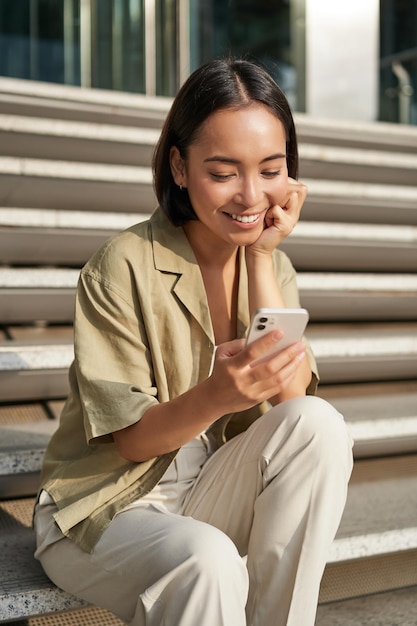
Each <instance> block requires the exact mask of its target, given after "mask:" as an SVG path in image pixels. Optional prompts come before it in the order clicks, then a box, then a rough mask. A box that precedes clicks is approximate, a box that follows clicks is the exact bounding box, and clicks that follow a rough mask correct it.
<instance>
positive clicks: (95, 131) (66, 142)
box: [0, 114, 160, 166]
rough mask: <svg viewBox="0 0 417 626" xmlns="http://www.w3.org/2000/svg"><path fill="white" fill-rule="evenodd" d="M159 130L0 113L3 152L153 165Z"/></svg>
mask: <svg viewBox="0 0 417 626" xmlns="http://www.w3.org/2000/svg"><path fill="white" fill-rule="evenodd" d="M159 135H160V131H159V130H158V129H154V128H138V127H127V126H116V125H114V124H112V125H111V124H98V123H94V122H75V121H68V120H56V119H44V118H37V117H27V116H23V115H4V114H0V147H1V148H0V149H1V154H2V155H5V156H6V155H7V156H14V157H24V158H37V159H49V160H65V161H87V162H94V163H110V164H114V165H115V164H118V165H122V164H124V165H143V166H150V165H151V161H152V154H153V151H154V148H155V144H156V142H157V141H158V138H159Z"/></svg>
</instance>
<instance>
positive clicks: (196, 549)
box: [188, 522, 247, 580]
mask: <svg viewBox="0 0 417 626" xmlns="http://www.w3.org/2000/svg"><path fill="white" fill-rule="evenodd" d="M197 526H198V529H196V531H195V532H194V534H193V537H190V538H189V539H190V541H189V545H188V551H189V555H190V556H191V557H192V558H193V561H194V563H195V567H196V568H197V569H198V570H199V571H200V572H201V573H205V574H207V575H211V576H213V577H215V578H216V577H218V576H219V575H220V576H221V577H222V578H225V580H227V579H236V578H239V579H243V580H244V579H245V578H246V576H247V570H246V566H245V564H244V562H243V560H242V558H241V556H240V554H239V552H238V550H237V548H236V546H235V544H234V543H233V541H232V540H231V539H230V538H229V537H228V536H227V535H226V534H225V533H224V532H222V531H221V530H219V529H218V528H216V527H215V526H212V525H211V524H207V523H205V522H197Z"/></svg>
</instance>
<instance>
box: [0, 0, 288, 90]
mask: <svg viewBox="0 0 417 626" xmlns="http://www.w3.org/2000/svg"><path fill="white" fill-rule="evenodd" d="M185 12H186V14H185ZM289 13H290V0H275V2H271V1H270V0H257V2H256V3H255V2H253V0H226V1H225V0H187V1H186V2H181V0H151V1H149V0H0V74H1V75H3V76H13V77H17V78H25V79H32V80H41V81H50V82H57V83H66V84H71V85H85V86H91V87H98V88H104V89H118V90H123V91H131V92H140V93H149V92H150V91H151V92H153V93H156V94H158V95H168V96H169V95H173V94H175V92H176V91H177V89H178V86H179V84H180V83H181V78H182V77H181V74H180V69H181V68H180V67H179V66H180V64H181V63H183V64H184V57H185V56H187V55H188V60H187V61H186V65H187V68H186V69H187V72H188V71H189V70H192V69H194V68H195V67H197V66H199V65H201V63H203V62H205V61H207V60H208V59H210V58H213V57H217V56H223V55H226V54H229V53H231V54H234V55H242V54H244V55H247V56H249V57H250V58H253V59H256V60H258V61H261V62H263V63H264V64H265V65H266V66H267V67H268V69H269V70H270V71H271V72H272V74H273V75H274V76H275V77H276V78H277V80H278V81H279V82H280V84H281V85H282V86H283V88H284V89H286V90H288V91H289V92H291V90H293V85H294V81H295V73H294V67H293V64H292V62H291V42H290V35H289V33H290V28H289ZM181 23H182V24H184V23H186V24H187V25H188V28H189V47H188V50H187V51H186V54H185V55H184V51H183V54H182V56H181V45H182V41H181V37H180V26H181ZM147 55H148V58H147ZM183 70H184V68H183ZM151 74H154V76H153V77H152V76H151ZM152 78H153V80H152Z"/></svg>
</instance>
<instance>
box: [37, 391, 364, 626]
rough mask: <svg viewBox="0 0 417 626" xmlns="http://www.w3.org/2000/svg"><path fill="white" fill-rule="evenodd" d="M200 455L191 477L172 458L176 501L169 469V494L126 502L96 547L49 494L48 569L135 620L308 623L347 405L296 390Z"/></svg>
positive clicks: (137, 624)
mask: <svg viewBox="0 0 417 626" xmlns="http://www.w3.org/2000/svg"><path fill="white" fill-rule="evenodd" d="M200 452H201V454H204V455H206V452H205V450H204V451H203V448H201V450H200ZM195 454H196V451H195V450H194V452H193V454H192V456H193V455H194V457H195ZM193 463H194V465H196V458H194V460H193V461H192V464H193ZM200 465H201V455H200V459H199V461H198V462H197V470H196V471H197V477H196V478H193V479H190V474H189V469H188V470H184V473H185V474H186V476H185V478H184V476H181V475H178V471H179V473H180V474H181V468H179V470H177V478H176V480H177V482H178V483H179V484H181V481H183V483H182V484H186V489H185V492H184V490H183V489H181V488H180V489H179V493H180V494H181V496H180V502H179V503H178V512H176V511H175V506H173V505H172V497H171V496H172V489H171V490H170V485H169V480H168V481H165V484H166V485H167V493H168V494H171V496H170V495H168V496H167V506H159V505H158V499H156V500H155V502H154V503H152V494H151V496H150V499H148V501H147V502H143V503H142V504H140V505H138V506H133V507H129V508H128V509H127V510H125V511H124V512H122V513H119V514H118V515H117V516H116V517H115V518H114V520H113V521H112V523H111V524H110V526H109V527H108V528H107V529H106V530H105V531H104V533H103V535H102V536H101V538H100V540H99V541H98V543H97V545H96V547H95V549H94V551H93V553H92V554H87V553H85V552H83V551H82V550H81V549H80V548H78V547H77V546H76V545H75V544H74V543H73V542H72V541H70V540H69V539H67V538H65V537H63V535H61V533H60V531H59V530H58V529H57V527H56V525H54V522H53V518H52V514H53V512H54V510H55V506H54V504H53V503H51V504H46V505H45V504H44V505H43V506H38V508H37V511H36V515H35V527H36V529H37V535H38V550H37V557H38V558H39V560H40V561H41V563H42V565H43V567H44V569H45V571H46V573H47V574H48V576H49V577H50V578H51V579H52V580H53V581H54V582H55V583H56V584H57V585H58V586H59V587H62V588H63V589H65V590H67V591H69V592H71V593H73V594H75V595H77V596H79V597H81V598H84V599H85V600H87V601H88V602H90V603H92V604H95V605H97V606H101V607H103V608H106V609H108V610H110V611H112V612H113V613H115V614H116V615H117V616H118V617H119V618H120V619H122V620H123V621H124V622H125V623H126V624H129V625H130V626H244V625H250V626H313V624H314V621H315V615H316V609H317V600H318V593H319V586H320V580H321V577H322V574H323V570H324V567H325V564H326V558H327V555H328V550H329V547H330V544H331V542H332V541H333V538H334V536H335V534H336V530H337V528H338V525H339V523H340V518H341V515H342V512H343V509H344V506H345V502H346V493H347V484H348V480H349V476H350V473H351V470H352V442H351V440H350V437H349V435H348V432H347V429H346V425H345V423H344V421H343V418H342V416H341V415H340V414H339V413H337V411H336V410H335V409H334V408H333V407H332V406H331V405H330V404H328V403H327V402H325V401H324V400H322V399H320V398H317V397H313V396H307V397H303V398H296V399H294V400H289V401H287V402H284V403H282V404H281V405H279V406H277V407H274V408H273V409H271V410H270V411H269V412H268V413H266V414H265V415H264V416H263V417H261V418H260V419H259V420H257V421H256V422H255V423H254V424H253V425H252V426H251V427H250V428H249V429H248V430H247V431H246V432H244V433H242V434H241V435H239V436H237V437H235V438H234V439H232V440H231V441H229V442H228V443H227V444H225V445H224V446H223V447H221V448H220V449H219V450H217V451H216V452H215V453H214V454H212V455H211V456H210V457H209V458H208V459H207V460H206V461H205V462H204V464H203V465H202V468H201V469H200ZM187 472H188V474H187ZM194 473H195V472H194ZM191 474H192V471H191ZM174 480H175V479H174ZM171 487H172V485H171ZM161 488H162V489H163V486H162V487H159V488H158V489H159V493H158V494H157V496H158V497H159V501H161V500H160V498H161V493H160V490H161ZM162 496H163V494H162ZM242 557H247V558H246V559H243V558H242Z"/></svg>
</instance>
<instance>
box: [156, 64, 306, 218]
mask: <svg viewBox="0 0 417 626" xmlns="http://www.w3.org/2000/svg"><path fill="white" fill-rule="evenodd" d="M254 101H256V102H260V103H261V104H264V105H265V106H267V107H268V108H269V109H270V110H271V111H272V113H273V114H274V115H275V116H276V117H277V118H278V119H279V120H280V121H281V122H282V124H283V126H284V129H285V133H286V150H287V168H288V175H289V176H291V178H297V176H298V149H297V137H296V132H295V126H294V120H293V116H292V113H291V109H290V106H289V104H288V101H287V98H286V97H285V95H284V93H283V92H282V90H281V89H280V87H279V86H278V85H277V83H276V82H275V81H274V80H273V78H272V77H271V76H270V74H268V72H267V71H266V70H265V69H263V68H262V67H261V66H259V65H257V64H255V63H253V62H251V61H247V60H244V59H216V60H214V61H210V62H209V63H206V64H205V65H203V66H202V67H200V68H199V69H197V70H195V71H194V72H193V73H192V74H191V76H190V77H189V78H188V79H187V80H186V81H185V83H184V84H183V86H182V87H181V89H180V90H179V92H178V94H177V96H176V97H175V99H174V102H173V104H172V107H171V109H170V111H169V113H168V116H167V118H166V121H165V124H164V126H163V129H162V132H161V135H160V138H159V141H158V143H157V145H156V148H155V152H154V155H153V161H152V168H153V176H154V188H155V193H156V196H157V199H158V202H159V204H160V206H161V208H162V209H163V210H164V211H165V213H166V214H167V216H168V217H169V218H170V220H171V222H172V223H173V224H175V225H176V226H181V225H182V224H185V223H186V222H188V221H189V220H195V219H197V216H196V214H195V212H194V209H193V207H192V206H191V202H190V199H189V197H188V192H187V190H186V189H184V190H180V188H179V187H178V185H176V183H175V181H174V179H173V177H172V173H171V167H170V151H171V148H172V147H173V146H176V147H177V148H178V150H179V153H180V155H181V156H182V158H184V159H186V158H187V153H188V148H189V146H190V145H191V144H192V143H193V142H194V140H195V139H196V137H197V134H198V131H199V129H200V128H201V126H202V124H203V123H204V122H205V121H206V119H207V118H208V117H209V116H210V115H211V114H212V113H214V112H215V111H219V110H222V109H223V110H224V109H229V108H236V109H239V108H242V107H245V106H249V105H250V104H252V103H253V102H254Z"/></svg>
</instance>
